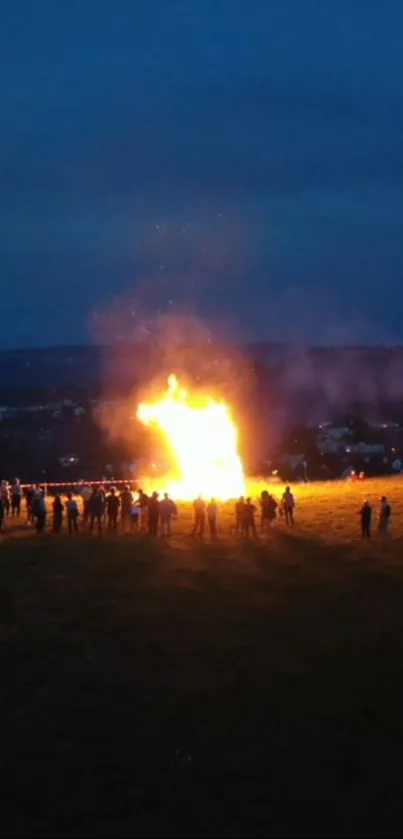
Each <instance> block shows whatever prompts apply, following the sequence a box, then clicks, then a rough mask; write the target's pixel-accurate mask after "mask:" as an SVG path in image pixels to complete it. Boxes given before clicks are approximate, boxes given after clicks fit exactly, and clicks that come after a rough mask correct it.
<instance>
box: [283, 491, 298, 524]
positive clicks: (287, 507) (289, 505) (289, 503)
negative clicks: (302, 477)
mask: <svg viewBox="0 0 403 839" xmlns="http://www.w3.org/2000/svg"><path fill="white" fill-rule="evenodd" d="M282 503H283V510H284V515H285V523H286V525H287V526H288V527H291V526H293V525H294V524H295V521H294V510H295V498H294V496H293V494H292V492H291V489H290V487H286V488H285V492H284V494H283V498H282Z"/></svg>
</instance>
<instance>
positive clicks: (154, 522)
mask: <svg viewBox="0 0 403 839" xmlns="http://www.w3.org/2000/svg"><path fill="white" fill-rule="evenodd" d="M159 517H160V502H159V501H158V492H153V494H152V496H151V498H150V499H149V502H148V534H149V536H157V534H158V522H159Z"/></svg>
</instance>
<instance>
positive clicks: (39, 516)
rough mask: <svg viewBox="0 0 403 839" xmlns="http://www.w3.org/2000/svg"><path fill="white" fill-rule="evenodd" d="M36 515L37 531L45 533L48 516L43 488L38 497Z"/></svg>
mask: <svg viewBox="0 0 403 839" xmlns="http://www.w3.org/2000/svg"><path fill="white" fill-rule="evenodd" d="M35 515H36V532H37V533H43V532H44V530H45V527H46V517H47V508H46V498H45V493H44V491H43V490H41V491H40V495H39V496H38V497H37V498H36V505H35Z"/></svg>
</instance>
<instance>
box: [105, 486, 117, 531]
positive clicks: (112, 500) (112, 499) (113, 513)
mask: <svg viewBox="0 0 403 839" xmlns="http://www.w3.org/2000/svg"><path fill="white" fill-rule="evenodd" d="M106 512H107V514H108V530H117V529H118V513H119V498H118V496H117V495H116V490H115V488H114V487H112V489H111V491H110V494H109V495H108V496H107V499H106Z"/></svg>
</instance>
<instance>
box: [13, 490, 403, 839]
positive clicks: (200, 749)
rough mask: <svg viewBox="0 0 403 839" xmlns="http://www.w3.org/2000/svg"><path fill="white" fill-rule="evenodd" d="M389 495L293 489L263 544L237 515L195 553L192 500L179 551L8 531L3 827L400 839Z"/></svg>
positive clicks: (400, 588)
mask: <svg viewBox="0 0 403 839" xmlns="http://www.w3.org/2000/svg"><path fill="white" fill-rule="evenodd" d="M401 488H403V486H402V483H401V481H399V480H396V481H388V482H386V481H374V482H368V484H367V485H366V486H359V485H346V484H343V485H341V486H340V487H339V488H338V487H335V486H326V485H323V486H315V487H312V486H307V487H298V488H296V495H297V499H298V507H297V527H296V529H295V532H293V533H288V532H287V531H286V530H285V528H284V526H283V525H280V527H279V528H278V532H276V533H275V534H273V535H270V536H269V537H268V538H264V539H262V540H261V541H259V543H258V544H254V543H253V542H252V541H250V542H245V541H243V540H239V539H237V538H236V537H234V536H233V535H232V534H231V532H230V529H231V526H232V524H233V518H232V510H231V509H229V508H226V509H225V510H224V511H223V513H222V520H221V524H222V533H221V535H220V538H219V539H218V540H217V542H216V543H215V542H213V543H211V542H210V540H209V539H206V543H205V544H203V545H201V544H199V543H195V542H194V541H193V540H192V539H191V538H190V537H189V535H188V531H189V526H190V522H191V519H190V510H189V508H183V510H181V517H180V519H179V521H178V523H177V532H176V533H175V534H174V536H173V538H172V542H171V543H167V542H165V541H163V540H160V539H158V540H156V541H155V542H150V541H149V540H148V539H147V538H146V537H138V538H134V539H132V538H130V537H127V538H126V537H113V536H111V537H109V536H106V537H105V538H104V539H102V540H99V539H98V538H96V537H94V538H92V539H90V538H87V537H86V536H83V537H81V536H80V537H78V539H75V538H74V537H73V538H69V537H68V536H67V535H66V536H62V537H61V538H53V537H44V538H39V539H37V538H36V537H34V536H31V535H30V534H29V535H28V536H27V538H18V539H17V538H14V537H13V536H11V538H8V537H5V538H3V541H2V543H1V544H0V573H1V586H0V599H1V602H0V607H1V608H0V615H1V639H2V656H1V662H2V682H1V684H2V705H1V715H0V725H1V743H2V749H1V760H2V762H3V770H4V771H3V777H4V781H3V785H2V828H3V833H4V835H7V836H10V835H11V836H21V835H23V836H38V835H41V836H50V835H57V836H71V837H72V836H74V837H79V836H80V837H81V836H88V837H89V836H94V835H96V836H111V837H112V836H117V835H119V836H120V835H123V836H136V835H139V836H140V835H146V836H153V835H157V836H174V835H182V836H184V835H191V836H200V835H201V836H212V835H216V834H218V835H220V836H248V835H249V836H250V835H260V836H267V835H273V836H285V835H295V836H302V835H305V836H306V835H325V836H336V835H337V836H340V835H342V836H347V835H351V834H352V835H359V836H375V835H377V834H379V833H381V834H383V835H396V836H397V835H399V834H400V833H401V827H402V808H401V800H402V798H403V778H402V774H401V769H400V767H401V752H402V748H403V726H402V722H401V720H402V707H403V608H402V603H403V552H402V546H403V533H402V526H401V518H400V516H401V513H402V501H401V500H400V493H401ZM341 493H342V496H341ZM367 494H368V495H369V496H370V497H372V498H374V500H376V499H377V498H378V496H379V495H381V494H387V495H388V497H389V499H390V502H391V504H392V508H393V524H392V534H393V535H392V536H391V538H390V539H389V540H388V541H387V542H386V543H381V542H379V541H378V540H377V539H375V540H374V542H373V543H371V544H370V545H361V543H360V540H359V538H358V521H357V519H358V517H357V508H358V507H359V505H360V503H361V501H362V498H363V496H364V495H365V496H366V495H367ZM16 535H17V534H16ZM20 535H21V536H23V537H25V535H26V532H24V531H21V534H20Z"/></svg>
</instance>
